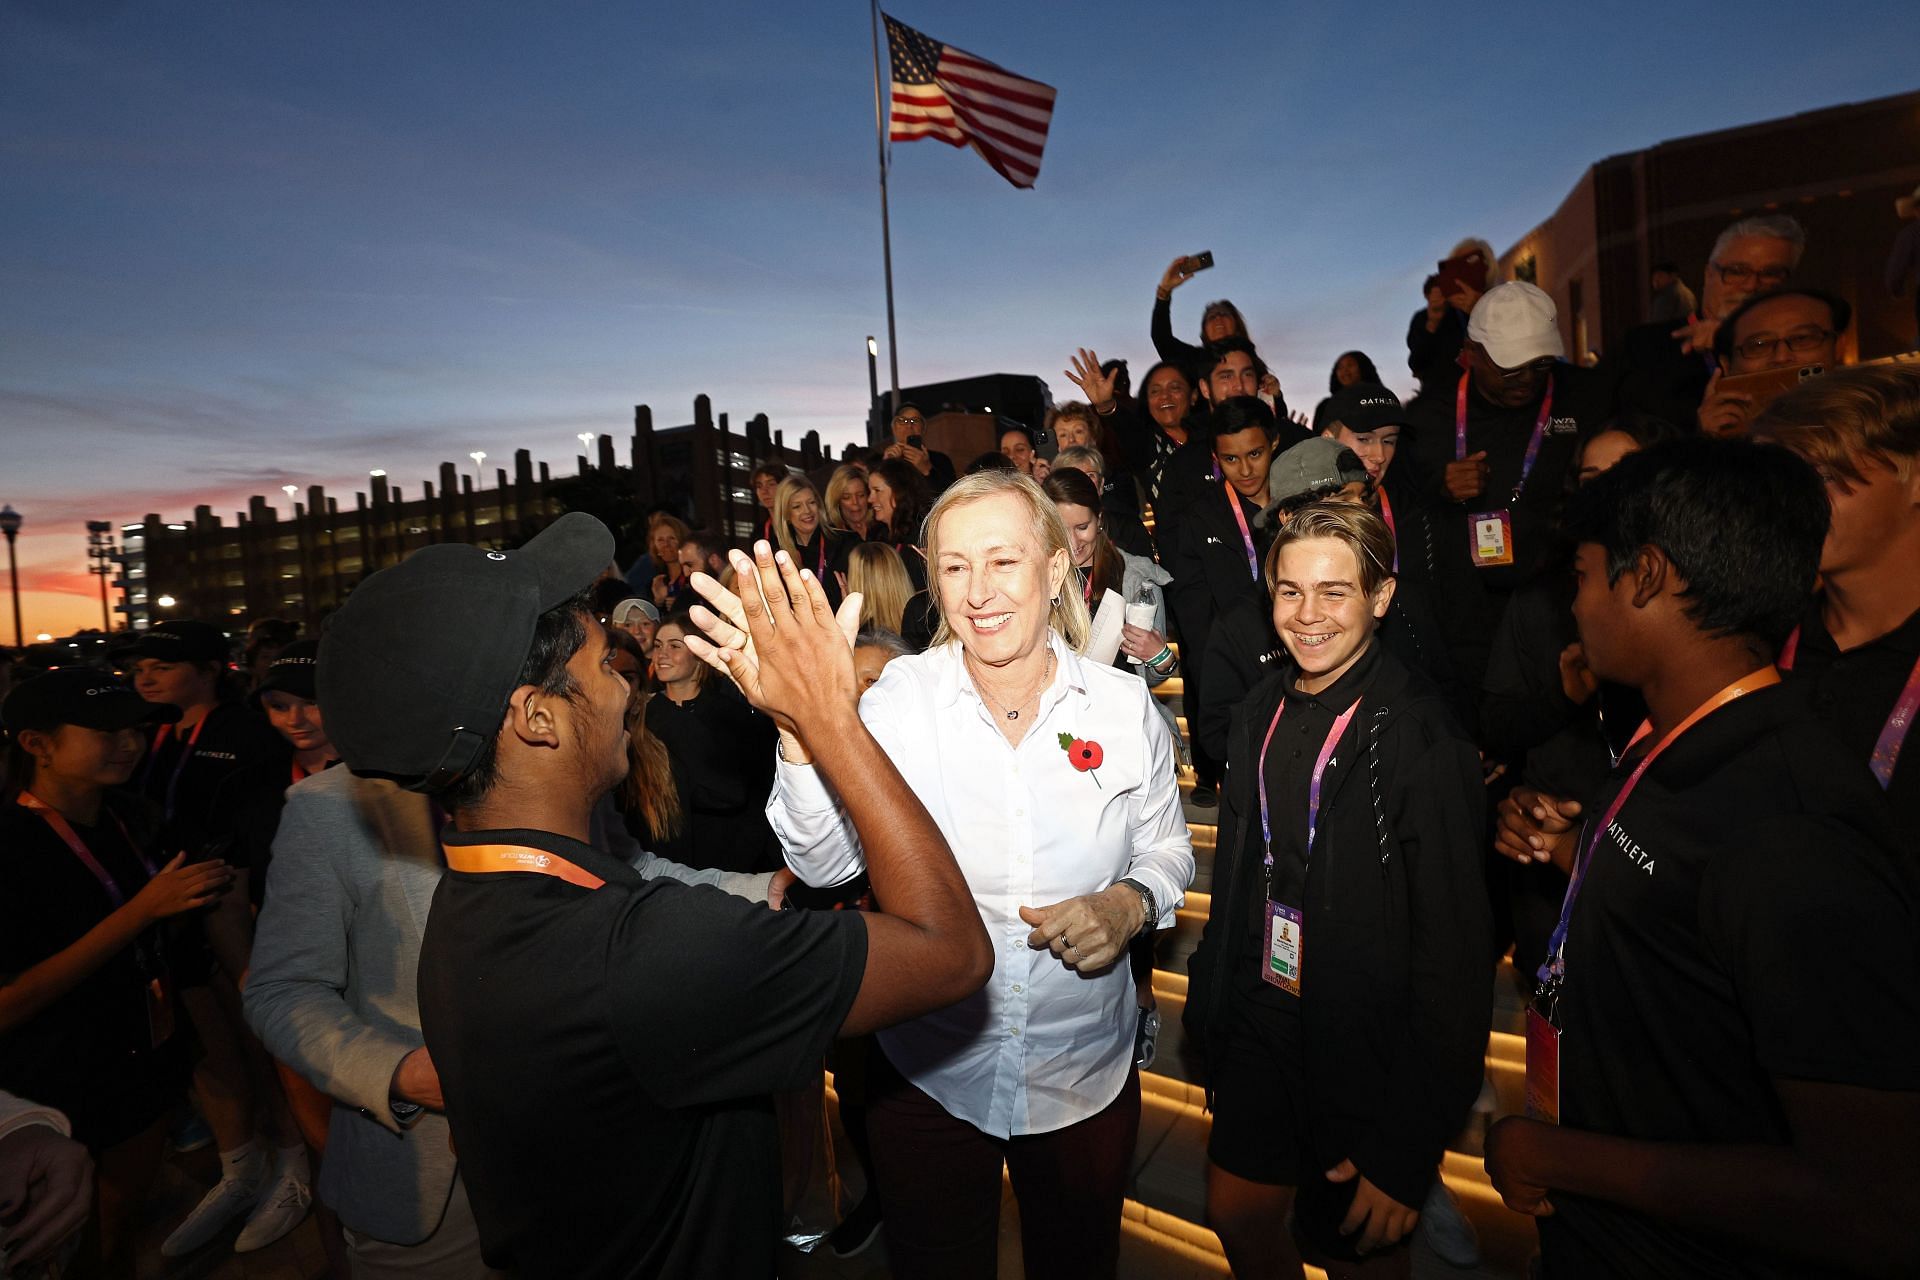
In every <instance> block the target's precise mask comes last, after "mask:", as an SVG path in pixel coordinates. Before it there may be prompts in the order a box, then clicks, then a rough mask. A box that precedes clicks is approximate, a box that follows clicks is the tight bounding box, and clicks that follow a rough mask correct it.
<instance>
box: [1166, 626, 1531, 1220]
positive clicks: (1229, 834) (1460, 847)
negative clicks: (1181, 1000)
mask: <svg viewBox="0 0 1920 1280" xmlns="http://www.w3.org/2000/svg"><path fill="white" fill-rule="evenodd" d="M1294 674H1295V669H1294V668H1293V667H1292V666H1291V664H1288V665H1287V666H1285V667H1283V668H1282V669H1281V670H1280V671H1277V672H1275V673H1274V674H1272V675H1270V676H1268V677H1267V679H1266V680H1264V681H1262V682H1261V684H1260V685H1259V687H1258V688H1256V689H1255V690H1254V691H1253V692H1252V694H1250V695H1249V696H1248V697H1247V698H1246V699H1245V700H1244V701H1243V702H1242V704H1241V705H1240V706H1239V707H1236V708H1235V709H1234V714H1233V721H1232V727H1231V729H1230V731H1229V735H1228V741H1229V748H1228V755H1227V774H1226V782H1225V785H1224V786H1223V787H1222V789H1221V798H1220V828H1219V829H1220V833H1221V840H1220V843H1219V846H1218V852H1217V853H1216V854H1215V859H1214V868H1213V908H1212V910H1211V911H1210V912H1209V913H1208V919H1207V926H1206V931H1205V932H1204V933H1203V934H1202V936H1201V940H1200V946H1199V948H1198V949H1197V950H1196V951H1195V952H1194V954H1193V956H1192V958H1191V959H1190V960H1189V962H1188V966H1187V968H1188V973H1189V975H1190V983H1191V985H1190V987H1189V994H1188V998H1187V1005H1186V1013H1185V1018H1184V1021H1185V1026H1186V1029H1187V1037H1188V1042H1189V1043H1190V1044H1191V1045H1193V1046H1195V1047H1196V1048H1198V1049H1199V1051H1200V1052H1201V1054H1202V1057H1203V1058H1205V1059H1213V1060H1218V1057H1219V1055H1220V1053H1221V1051H1222V1049H1223V1048H1224V1039H1225V1037H1226V1035H1227V1033H1228V1031H1229V1028H1230V1025H1231V1020H1230V1019H1229V1018H1228V1017H1227V1016H1226V1014H1227V1000H1228V998H1229V993H1230V990H1231V988H1232V985H1233V975H1232V974H1231V973H1230V972H1229V971H1228V970H1229V967H1230V966H1231V965H1232V964H1236V963H1243V962H1244V963H1250V961H1244V960H1243V959H1242V957H1244V956H1247V955H1248V954H1250V953H1251V952H1252V951H1254V950H1257V947H1258V943H1257V940H1254V939H1252V938H1250V936H1249V935H1250V932H1251V929H1252V921H1253V918H1254V903H1253V899H1252V897H1251V895H1255V894H1258V893H1260V892H1261V885H1262V880H1261V877H1260V874H1259V865H1260V859H1259V856H1258V847H1257V843H1255V842H1253V841H1250V840H1249V833H1250V831H1252V832H1257V831H1258V817H1259V798H1258V795H1257V794H1256V793H1255V791H1254V787H1255V786H1257V785H1259V779H1258V777H1257V772H1258V770H1257V765H1256V760H1257V756H1258V753H1259V747H1260V738H1261V735H1262V734H1263V732H1264V730H1265V727H1266V725H1267V723H1268V722H1269V720H1270V719H1271V718H1272V716H1273V713H1274V711H1275V709H1276V708H1277V707H1278V706H1279V704H1280V700H1281V696H1282V688H1283V686H1282V684H1281V682H1282V681H1283V680H1290V679H1292V678H1293V677H1294ZM1340 761H1345V762H1346V764H1345V767H1344V768H1342V767H1340V765H1339V762H1340ZM1485 804H1486V792H1485V788H1484V786H1483V784H1482V782H1481V778H1480V759H1479V755H1478V753H1477V752H1476V751H1475V749H1474V745H1473V743H1472V742H1471V741H1469V740H1468V739H1467V737H1466V735H1465V733H1464V732H1462V730H1461V729H1460V727H1459V725H1458V724H1457V723H1456V722H1455V720H1454V717H1453V714H1452V713H1451V712H1450V711H1449V710H1448V709H1447V706H1446V704H1445V701H1444V700H1443V699H1442V697H1441V696H1440V693H1439V691H1438V690H1436V689H1435V688H1434V687H1433V686H1432V685H1431V684H1430V683H1429V682H1428V681H1426V680H1425V679H1423V678H1421V677H1420V676H1418V675H1416V674H1414V673H1412V672H1410V671H1408V670H1407V668H1406V667H1405V666H1404V665H1403V664H1402V663H1401V662H1400V661H1399V659H1397V658H1395V657H1394V656H1393V654H1392V653H1391V652H1390V651H1385V650H1383V651H1382V652H1381V653H1380V654H1379V655H1378V660H1377V662H1376V663H1375V665H1374V669H1373V672H1372V675H1371V678H1370V679H1369V680H1368V681H1367V684H1366V687H1365V690H1364V692H1363V693H1362V694H1361V703H1360V709H1359V711H1358V713H1357V714H1356V715H1355V716H1354V720H1353V723H1352V725H1351V726H1349V728H1348V730H1347V734H1346V738H1345V740H1344V741H1343V742H1342V743H1341V744H1340V745H1339V746H1338V747H1337V748H1336V754H1335V765H1334V767H1333V769H1332V770H1331V771H1330V773H1329V774H1328V776H1327V784H1326V791H1325V793H1324V797H1323V799H1322V802H1321V810H1320V827H1319V830H1320V836H1319V837H1318V839H1317V841H1316V843H1315V847H1314V850H1313V856H1312V859H1311V861H1310V862H1309V864H1308V868H1307V887H1306V894H1305V899H1304V903H1303V909H1304V911H1305V913H1306V922H1307V935H1308V941H1307V950H1306V954H1307V955H1309V956H1311V957H1312V960H1311V962H1310V963H1309V964H1308V966H1307V977H1306V985H1305V987H1304V988H1303V991H1302V995H1301V1007H1300V1014H1301V1017H1302V1018H1303V1020H1304V1026H1303V1032H1304V1039H1305V1043H1306V1046H1307V1047H1306V1055H1307V1060H1306V1081H1307V1088H1308V1089H1309V1090H1310V1091H1311V1094H1312V1096H1311V1097H1310V1098H1308V1099H1306V1100H1304V1101H1305V1105H1304V1107H1303V1108H1302V1110H1301V1114H1303V1115H1304V1116H1306V1117H1307V1124H1308V1129H1309V1134H1310V1137H1311V1141H1312V1143H1313V1148H1314V1150H1313V1153H1312V1154H1313V1157H1314V1158H1315V1159H1317V1160H1320V1161H1322V1164H1321V1165H1320V1166H1318V1167H1324V1168H1332V1167H1333V1166H1334V1165H1335V1164H1338V1163H1339V1162H1340V1161H1341V1160H1347V1159H1350V1160H1352V1161H1353V1163H1354V1165H1355V1166H1356V1167H1357V1168H1358V1169H1359V1170H1360V1172H1361V1173H1362V1174H1364V1175H1365V1176H1366V1177H1367V1178H1368V1179H1369V1180H1370V1181H1372V1182H1373V1184H1374V1185H1375V1186H1377V1187H1379V1188H1380V1189H1381V1190H1382V1191H1384V1192H1386V1193H1387V1194H1388V1195H1390V1196H1392V1197H1393V1198H1394V1199H1395V1200H1398V1201H1399V1202H1400V1203H1402V1204H1411V1205H1418V1204H1420V1203H1421V1201H1422V1199H1423V1198H1424V1196H1425V1194H1426V1190H1427V1187H1428V1186H1429V1184H1430V1183H1431V1182H1432V1181H1433V1177H1434V1170H1435V1168H1436V1167H1437V1166H1438V1165H1439V1162H1440V1156H1441V1153H1442V1152H1443V1151H1444V1150H1445V1149H1446V1147H1447V1144H1448V1143H1449V1142H1450V1141H1452V1139H1453V1138H1454V1137H1455V1136H1456V1135H1457V1133H1458V1132H1459V1129H1460V1126H1461V1124H1462V1123H1463V1122H1464V1120H1465V1118H1466V1115H1467V1111H1468V1109H1469V1108H1470V1107H1472V1105H1473V1100H1474V1098H1475V1097H1477V1096H1478V1094H1479V1092H1480V1082H1481V1077H1482V1074H1483V1070H1484V1067H1483V1059H1484V1055H1485V1053H1486V1044H1487V1032H1488V1029H1489V1027H1490V1026H1491V1023H1492V1017H1493V1008H1492V1000H1493V986H1492V975H1493V963H1494V956H1493V925H1492V917H1491V911H1490V908H1489V906H1488V901H1487V891H1486V883H1485V872H1484V867H1485V852H1484V850H1485V848H1486V830H1485Z"/></svg>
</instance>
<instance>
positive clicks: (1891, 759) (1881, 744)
mask: <svg viewBox="0 0 1920 1280" xmlns="http://www.w3.org/2000/svg"><path fill="white" fill-rule="evenodd" d="M1799 652H1800V628H1798V627H1795V628H1794V629H1793V634H1792V635H1790V636H1788V637H1787V642H1786V643H1785V644H1784V645H1781V646H1780V661H1779V663H1778V666H1779V668H1780V669H1781V670H1782V671H1791V670H1793V660H1794V657H1795V656H1796V655H1798V654H1799ZM1916 711H1920V661H1917V662H1915V663H1914V664H1913V670H1912V671H1909V672H1908V673H1907V683H1906V684H1905V685H1904V686H1903V687H1902V688H1901V690H1900V696H1899V697H1898V698H1895V699H1894V702H1893V710H1892V712H1890V713H1889V714H1888V716H1887V722H1886V723H1885V724H1884V725H1882V726H1880V736H1879V738H1878V739H1876V740H1875V741H1874V744H1873V755H1872V756H1871V757H1870V758H1869V759H1868V761H1867V766H1868V767H1869V768H1871V769H1872V770H1873V776H1874V778H1875V779H1876V780H1877V781H1878V782H1879V783H1880V789H1881V790H1882V791H1885V790H1886V789H1887V788H1888V787H1891V786H1892V785H1893V767H1894V765H1896V764H1898V763H1899V762H1900V748H1901V747H1902V746H1903V745H1904V744H1905V743H1906V740H1907V730H1909V729H1911V728H1913V717H1914V713H1915V712H1916Z"/></svg>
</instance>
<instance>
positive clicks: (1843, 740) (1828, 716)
mask: <svg viewBox="0 0 1920 1280" xmlns="http://www.w3.org/2000/svg"><path fill="white" fill-rule="evenodd" d="M1916 661H1920V613H1915V614H1914V615H1913V616H1912V617H1910V618H1908V619H1907V620H1906V621H1905V622H1903V623H1901V624H1900V625H1899V626H1898V627H1896V628H1894V629H1893V630H1892V631H1889V632H1888V633H1887V634H1886V635H1884V636H1881V637H1880V638H1879V639H1878V640H1870V641H1868V642H1867V643H1866V644H1863V645H1856V646H1855V647H1854V648H1851V649H1849V650H1847V651H1846V652H1845V653H1842V652H1840V646H1839V645H1837V644H1835V643H1834V642H1833V636H1832V635H1831V634H1829V633H1828V631H1827V624H1826V619H1825V617H1824V616H1823V615H1822V613H1821V611H1820V604H1819V602H1818V601H1815V602H1814V606H1813V608H1811V609H1809V610H1808V611H1807V616H1806V618H1805V619H1804V620H1803V621H1802V622H1801V624H1800V644H1799V647H1798V651H1797V652H1796V653H1795V654H1794V659H1793V670H1792V671H1791V672H1790V673H1789V674H1788V677H1787V678H1788V679H1790V680H1792V681H1794V682H1795V683H1805V684H1806V685H1808V686H1809V692H1808V700H1809V701H1810V703H1811V704H1812V706H1813V710H1814V714H1816V715H1818V716H1819V717H1820V719H1821V720H1823V721H1825V722H1826V725H1827V728H1829V729H1831V730H1832V731H1833V736H1834V737H1836V738H1838V739H1839V740H1840V745H1841V746H1842V747H1844V748H1846V750H1847V754H1848V757H1849V758H1850V759H1854V760H1860V761H1865V760H1868V759H1870V758H1871V757H1872V755H1873V747H1874V744H1875V743H1876V742H1878V741H1879V740H1880V732H1881V730H1882V729H1884V728H1885V727H1886V723H1887V717H1888V716H1889V715H1891V714H1892V712H1893V704H1894V703H1895V702H1896V701H1898V700H1899V697H1900V693H1901V691H1902V690H1903V689H1905V688H1906V685H1907V677H1908V676H1910V675H1912V674H1913V665H1914V663H1915V662H1916ZM1887 802H1888V804H1889V805H1890V806H1891V807H1892V809H1893V818H1894V827H1895V830H1896V832H1897V834H1898V835H1899V837H1900V839H1901V840H1903V841H1905V843H1906V848H1907V852H1908V853H1910V854H1920V733H1914V732H1909V733H1908V735H1907V742H1906V744H1905V745H1904V746H1903V747H1902V748H1901V751H1900V756H1899V759H1898V760H1897V761H1896V762H1895V765H1894V770H1893V777H1892V779H1891V780H1890V785H1889V786H1888V787H1887Z"/></svg>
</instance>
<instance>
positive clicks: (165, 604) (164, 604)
mask: <svg viewBox="0 0 1920 1280" xmlns="http://www.w3.org/2000/svg"><path fill="white" fill-rule="evenodd" d="M154 603H155V604H157V605H159V606H160V607H161V608H162V609H171V608H173V606H174V604H175V603H176V602H175V600H174V598H173V597H172V596H161V597H160V598H159V599H158V600H155V601H154Z"/></svg>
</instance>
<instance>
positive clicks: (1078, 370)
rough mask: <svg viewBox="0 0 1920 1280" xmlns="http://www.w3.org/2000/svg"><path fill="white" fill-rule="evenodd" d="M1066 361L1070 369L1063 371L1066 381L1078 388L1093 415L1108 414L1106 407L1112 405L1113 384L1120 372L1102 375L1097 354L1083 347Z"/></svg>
mask: <svg viewBox="0 0 1920 1280" xmlns="http://www.w3.org/2000/svg"><path fill="white" fill-rule="evenodd" d="M1068 360H1069V363H1070V364H1071V365H1072V367H1071V368H1069V369H1066V370H1065V371H1064V372H1065V374H1066V378H1067V381H1068V382H1071V383H1072V384H1073V385H1074V386H1076V387H1078V388H1080V394H1081V395H1083V396H1085V397H1086V400H1087V403H1088V404H1090V405H1092V406H1093V409H1094V412H1095V413H1106V412H1108V406H1110V405H1112V404H1113V383H1114V380H1115V379H1116V378H1118V377H1119V375H1120V371H1119V370H1118V369H1115V370H1114V371H1113V372H1112V373H1102V372H1101V370H1100V356H1099V354H1098V353H1096V352H1093V351H1089V350H1088V349H1087V348H1085V347H1081V348H1080V351H1079V354H1077V355H1074V356H1070V357H1068Z"/></svg>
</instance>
